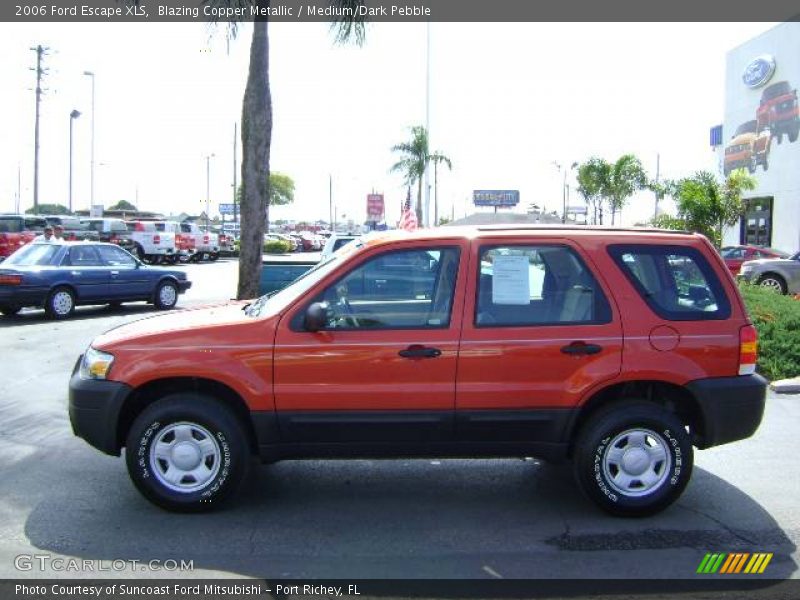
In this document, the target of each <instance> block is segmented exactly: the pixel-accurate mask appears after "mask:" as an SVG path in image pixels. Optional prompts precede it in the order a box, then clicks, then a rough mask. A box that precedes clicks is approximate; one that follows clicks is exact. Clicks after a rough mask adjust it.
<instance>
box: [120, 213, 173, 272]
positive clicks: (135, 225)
mask: <svg viewBox="0 0 800 600" xmlns="http://www.w3.org/2000/svg"><path fill="white" fill-rule="evenodd" d="M127 225H128V231H129V232H130V235H131V238H132V239H133V242H134V245H135V247H134V253H135V254H136V255H137V256H138V257H139V260H143V261H145V262H149V263H159V262H163V263H167V264H174V263H176V262H177V261H178V258H179V257H180V256H181V254H182V253H183V251H181V250H179V248H178V246H177V244H176V240H175V232H174V231H170V228H169V227H165V223H163V222H156V221H129V222H128V223H127Z"/></svg>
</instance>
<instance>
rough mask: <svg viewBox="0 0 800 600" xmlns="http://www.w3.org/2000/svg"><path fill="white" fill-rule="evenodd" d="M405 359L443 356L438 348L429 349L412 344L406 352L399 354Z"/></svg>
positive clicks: (401, 351) (402, 351)
mask: <svg viewBox="0 0 800 600" xmlns="http://www.w3.org/2000/svg"><path fill="white" fill-rule="evenodd" d="M398 354H399V355H400V356H402V357H403V358H436V357H438V356H441V355H442V351H441V350H439V349H438V348H428V347H427V346H422V345H420V344H412V345H411V346H409V347H408V348H406V349H405V350H400V352H398Z"/></svg>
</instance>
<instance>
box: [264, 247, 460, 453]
mask: <svg viewBox="0 0 800 600" xmlns="http://www.w3.org/2000/svg"><path fill="white" fill-rule="evenodd" d="M464 244H465V242H462V243H455V242H450V243H441V242H440V243H437V244H431V243H422V242H408V243H405V244H402V245H401V244H398V245H393V246H392V249H391V250H387V249H380V248H379V249H376V250H373V251H372V252H370V251H365V253H364V257H363V258H362V259H360V260H356V261H354V263H353V265H352V266H351V267H350V269H348V271H347V272H346V273H343V274H342V275H341V276H340V277H339V278H338V279H336V280H329V281H328V282H326V283H323V285H321V286H320V288H318V289H317V290H316V292H314V293H312V294H310V295H309V298H308V300H307V302H304V303H302V304H301V305H300V306H298V307H297V308H296V309H295V310H294V312H292V311H290V312H289V313H288V316H284V318H283V319H282V320H281V322H280V324H279V326H278V331H277V335H276V341H275V355H274V386H275V387H274V389H275V404H276V408H277V411H278V416H279V423H280V429H281V436H282V438H283V439H284V440H287V441H293V442H321V443H330V442H344V441H349V442H372V443H376V444H381V443H396V442H401V443H403V442H434V441H445V440H451V439H452V436H453V414H454V408H455V376H456V361H457V358H458V343H459V342H458V339H459V329H460V319H459V317H460V315H461V310H462V303H463V290H464V283H463V279H464V278H463V269H464V267H463V264H462V262H463V260H464V259H465V256H466V252H465V251H464V250H465V248H464ZM389 264H391V265H393V266H394V269H393V271H392V276H393V277H394V282H395V283H393V284H392V285H388V284H387V282H386V281H385V278H386V277H387V276H388V274H387V272H386V269H387V265H389ZM403 265H404V267H403ZM312 302H326V303H327V306H328V323H327V326H326V327H325V328H324V329H323V330H321V331H318V332H316V333H312V332H309V331H306V330H305V329H304V327H303V316H304V314H305V310H306V308H307V306H308V305H310V304H311V303H312Z"/></svg>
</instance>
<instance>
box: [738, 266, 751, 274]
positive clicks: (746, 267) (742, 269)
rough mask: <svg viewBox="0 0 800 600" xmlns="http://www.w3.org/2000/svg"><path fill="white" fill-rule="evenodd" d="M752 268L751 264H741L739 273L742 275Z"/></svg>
mask: <svg viewBox="0 0 800 600" xmlns="http://www.w3.org/2000/svg"><path fill="white" fill-rule="evenodd" d="M752 270H753V267H752V265H742V268H741V269H739V273H741V274H742V275H745V274H747V273H749V272H750V271H752Z"/></svg>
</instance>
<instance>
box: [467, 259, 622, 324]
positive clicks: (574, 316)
mask: <svg viewBox="0 0 800 600" xmlns="http://www.w3.org/2000/svg"><path fill="white" fill-rule="evenodd" d="M478 268H479V271H478V297H477V302H476V305H475V306H476V311H475V324H476V325H478V326H488V327H491V326H502V325H515V326H527V325H556V324H569V323H573V324H581V323H585V324H591V323H607V322H609V321H610V320H611V309H610V307H609V304H608V301H607V300H606V298H605V295H604V294H603V292H602V290H601V289H600V286H599V285H598V284H597V280H596V279H595V278H594V276H593V275H592V273H591V272H590V271H589V270H588V269H587V268H586V265H584V264H583V262H582V261H581V260H580V258H579V257H578V256H577V255H576V254H575V253H574V252H573V251H572V250H571V249H569V248H567V247H564V246H505V247H492V248H483V249H482V250H481V258H480V264H479V267H478Z"/></svg>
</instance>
